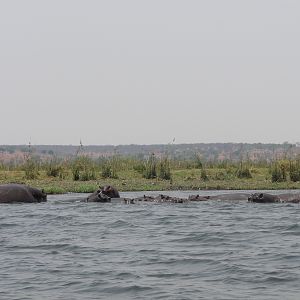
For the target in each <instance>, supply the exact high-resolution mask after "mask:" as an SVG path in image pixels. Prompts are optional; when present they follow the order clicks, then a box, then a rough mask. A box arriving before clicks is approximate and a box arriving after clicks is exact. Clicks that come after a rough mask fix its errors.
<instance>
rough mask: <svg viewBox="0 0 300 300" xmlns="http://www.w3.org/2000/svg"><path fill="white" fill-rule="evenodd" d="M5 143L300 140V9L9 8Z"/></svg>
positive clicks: (161, 2) (4, 54)
mask: <svg viewBox="0 0 300 300" xmlns="http://www.w3.org/2000/svg"><path fill="white" fill-rule="evenodd" d="M0 42H1V44H0V101H1V110H0V111H1V114H0V116H1V117H0V127H1V130H0V144H28V142H29V141H30V140H31V143H32V144H73V145H78V144H79V141H80V139H82V142H83V144H84V145H88V144H99V145H101V144H114V145H118V144H132V143H134V144H154V143H164V144H166V143H169V142H171V141H172V140H173V138H174V137H175V143H194V142H195V143H196V142H250V143H252V142H262V143H266V142H277V143H282V142H284V141H290V142H296V141H300V131H299V124H300V1H299V0H294V1H292V0H281V1H279V0H243V1H242V0H205V1H204V0H203V1H201V0H194V1H192V0H181V1H177V0H157V1H156V0H147V1H146V0H135V1H132V0H126V1H125V0H106V1H101V0H95V1H92V0H81V1H78V0H69V1H66V0H57V1H55V0H44V1H41V0H36V1H32V0H26V1H23V0H20V1H14V0H2V1H1V2H0Z"/></svg>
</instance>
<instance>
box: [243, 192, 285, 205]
mask: <svg viewBox="0 0 300 300" xmlns="http://www.w3.org/2000/svg"><path fill="white" fill-rule="evenodd" d="M248 201H249V202H255V203H276V202H281V200H280V197H279V196H277V195H271V194H266V193H254V194H252V195H251V196H250V197H249V198H248Z"/></svg>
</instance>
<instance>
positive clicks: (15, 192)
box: [0, 184, 47, 203]
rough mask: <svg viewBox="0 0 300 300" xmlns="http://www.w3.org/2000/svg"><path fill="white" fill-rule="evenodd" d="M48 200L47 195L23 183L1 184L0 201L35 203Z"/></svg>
mask: <svg viewBox="0 0 300 300" xmlns="http://www.w3.org/2000/svg"><path fill="white" fill-rule="evenodd" d="M45 201H47V195H46V194H45V193H44V192H43V191H40V190H38V189H36V188H32V187H29V186H26V185H23V184H3V185H0V203H18V202H22V203H35V202H45Z"/></svg>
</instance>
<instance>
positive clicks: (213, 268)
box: [0, 192, 300, 300]
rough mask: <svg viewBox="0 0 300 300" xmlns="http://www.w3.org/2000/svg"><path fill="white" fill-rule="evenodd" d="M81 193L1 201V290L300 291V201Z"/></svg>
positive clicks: (90, 294)
mask: <svg viewBox="0 0 300 300" xmlns="http://www.w3.org/2000/svg"><path fill="white" fill-rule="evenodd" d="M144 193H145V192H143V193H137V192H136V193H121V196H124V197H136V196H141V195H143V194H144ZM165 193H166V192H165ZM192 193H195V192H168V193H167V194H169V195H174V196H178V197H187V196H188V194H192ZM210 193H211V192H206V194H207V195H209V194H210ZM214 193H215V192H214ZM220 193H222V192H220ZM147 194H151V193H147ZM152 194H157V193H152ZM84 197H86V195H84V194H67V195H56V196H48V202H47V203H41V204H16V205H7V204H3V205H1V207H0V249H1V254H0V279H1V280H0V299H3V300H10V299H22V300H23V299H37V300H41V299H42V300H43V299H44V300H45V299H51V300H56V299H64V300H66V299H80V300H82V299H193V300H194V299H300V251H299V250H300V205H299V204H280V203H276V204H255V203H246V202H243V201H239V202H236V201H235V202H231V201H226V202H220V201H211V202H209V201H207V202H198V203H181V204H155V203H143V204H136V205H125V204H122V203H108V204H101V203H83V202H80V199H82V198H84Z"/></svg>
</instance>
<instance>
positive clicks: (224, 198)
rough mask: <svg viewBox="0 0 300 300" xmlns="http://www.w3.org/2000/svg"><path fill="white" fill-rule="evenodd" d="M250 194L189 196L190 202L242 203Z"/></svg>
mask: <svg viewBox="0 0 300 300" xmlns="http://www.w3.org/2000/svg"><path fill="white" fill-rule="evenodd" d="M249 196H250V194H247V193H227V194H220V195H211V196H201V195H190V196H189V200H190V201H208V200H219V201H242V200H245V201H246V200H248V198H249Z"/></svg>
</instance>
